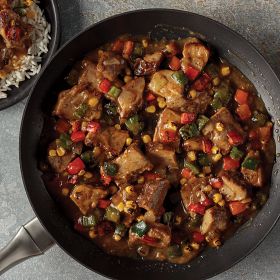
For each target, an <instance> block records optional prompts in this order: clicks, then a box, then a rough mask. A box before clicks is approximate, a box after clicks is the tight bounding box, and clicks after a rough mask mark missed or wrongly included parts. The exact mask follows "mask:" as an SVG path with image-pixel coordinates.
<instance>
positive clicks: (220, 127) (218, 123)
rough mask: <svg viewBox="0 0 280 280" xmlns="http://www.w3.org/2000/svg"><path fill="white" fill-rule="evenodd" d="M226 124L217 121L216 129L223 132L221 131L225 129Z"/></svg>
mask: <svg viewBox="0 0 280 280" xmlns="http://www.w3.org/2000/svg"><path fill="white" fill-rule="evenodd" d="M224 128H225V127H224V125H223V124H222V123H221V122H217V123H216V130H217V131H219V132H221V131H223V130H224Z"/></svg>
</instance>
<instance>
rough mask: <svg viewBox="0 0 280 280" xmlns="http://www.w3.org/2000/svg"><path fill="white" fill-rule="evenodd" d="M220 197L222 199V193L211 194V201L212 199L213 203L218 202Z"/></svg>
mask: <svg viewBox="0 0 280 280" xmlns="http://www.w3.org/2000/svg"><path fill="white" fill-rule="evenodd" d="M222 199H223V197H222V195H221V194H220V193H215V194H214V195H213V201H214V202H215V203H218V202H220V201H221V200H222Z"/></svg>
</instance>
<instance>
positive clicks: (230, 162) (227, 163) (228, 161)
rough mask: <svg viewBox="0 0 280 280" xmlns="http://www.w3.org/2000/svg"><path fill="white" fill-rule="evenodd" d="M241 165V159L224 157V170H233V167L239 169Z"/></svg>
mask: <svg viewBox="0 0 280 280" xmlns="http://www.w3.org/2000/svg"><path fill="white" fill-rule="evenodd" d="M239 166H240V162H239V160H236V159H232V158H231V157H224V165H223V168H224V170H226V171H228V170H232V169H237V168H238V167H239Z"/></svg>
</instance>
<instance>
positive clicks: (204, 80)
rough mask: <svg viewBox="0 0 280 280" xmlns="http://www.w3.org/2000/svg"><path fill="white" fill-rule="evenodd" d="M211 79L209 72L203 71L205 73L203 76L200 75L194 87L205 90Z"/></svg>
mask: <svg viewBox="0 0 280 280" xmlns="http://www.w3.org/2000/svg"><path fill="white" fill-rule="evenodd" d="M210 81H211V78H210V76H209V75H208V74H207V73H203V75H202V76H201V77H199V78H198V79H197V80H196V81H195V82H194V84H193V85H192V87H193V88H194V89H195V90H197V91H203V90H205V89H206V88H207V86H208V85H209V83H210Z"/></svg>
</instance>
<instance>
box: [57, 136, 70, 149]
mask: <svg viewBox="0 0 280 280" xmlns="http://www.w3.org/2000/svg"><path fill="white" fill-rule="evenodd" d="M59 146H60V147H62V148H64V149H66V150H70V149H71V147H72V141H71V139H70V136H69V134H67V133H62V134H60V136H59Z"/></svg>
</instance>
